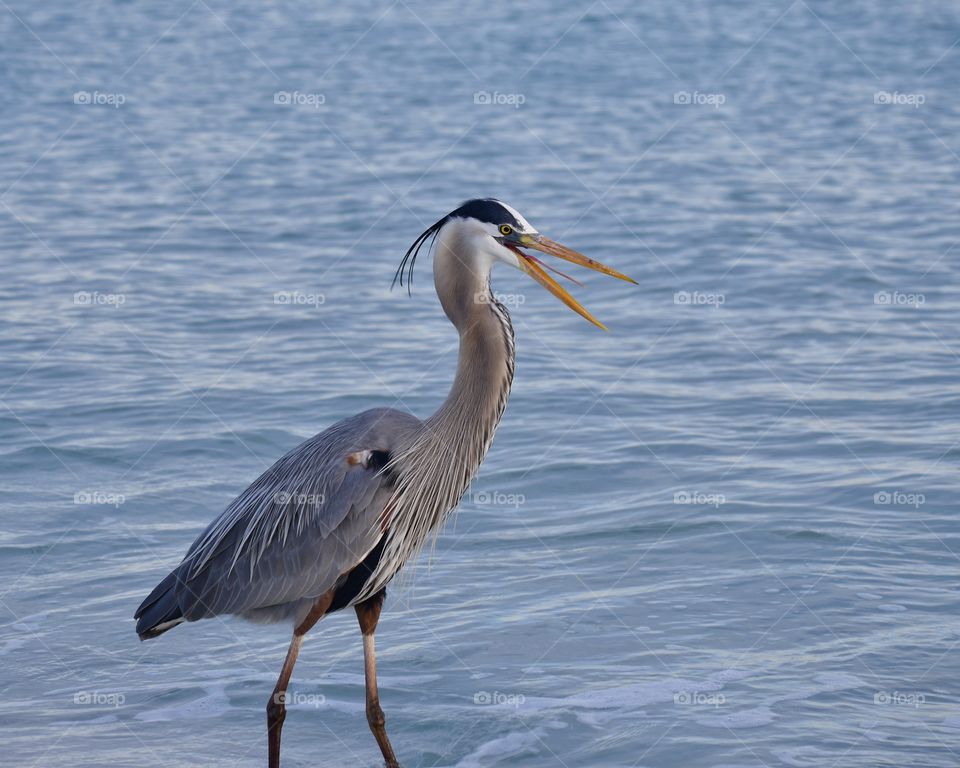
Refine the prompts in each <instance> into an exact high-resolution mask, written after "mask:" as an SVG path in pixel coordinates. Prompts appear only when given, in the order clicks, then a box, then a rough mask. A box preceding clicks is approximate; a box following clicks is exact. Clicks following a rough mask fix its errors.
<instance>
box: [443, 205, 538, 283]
mask: <svg viewBox="0 0 960 768" xmlns="http://www.w3.org/2000/svg"><path fill="white" fill-rule="evenodd" d="M500 204H501V205H502V206H503V207H504V208H506V209H507V210H508V211H509V212H510V214H511V215H512V216H513V217H514V218H515V219H516V220H517V224H518V225H519V226H514V225H510V226H511V229H512V231H513V232H512V233H515V234H521V235H533V234H536V233H537V230H536V229H534V227H533V225H532V224H530V222H529V221H527V220H526V219H525V218H523V216H521V215H520V213H519V212H518V211H516V210H515V209H513V208H511V207H510V206H509V205H507V204H506V203H500ZM454 223H456V226H457V228H458V230H459V234H460V236H461V237H463V238H465V239H466V240H468V241H469V243H470V245H471V246H472V247H471V250H472V251H473V252H474V253H476V254H477V257H478V258H480V259H482V260H484V262H485V263H484V265H483V266H485V267H486V269H488V270H489V269H490V268H491V267H492V266H493V265H494V264H495V263H496V262H498V261H500V262H503V263H504V264H509V265H510V266H511V267H513V268H514V269H520V260H519V259H518V258H517V254H516V253H514V252H513V251H511V250H510V249H509V248H507V247H506V246H504V245H502V244H501V243H500V240H501V239H502V238H503V237H504V233H503V232H501V231H500V226H502V225H499V226H498V225H497V224H489V223H487V222H485V221H478V220H477V219H452V220H451V221H450V224H454Z"/></svg>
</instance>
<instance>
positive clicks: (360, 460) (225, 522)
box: [136, 409, 421, 635]
mask: <svg viewBox="0 0 960 768" xmlns="http://www.w3.org/2000/svg"><path fill="white" fill-rule="evenodd" d="M420 424H421V423H420V421H419V420H418V419H416V418H415V417H413V416H411V415H409V414H405V413H402V412H400V411H394V410H391V409H376V410H373V411H366V412H364V413H361V414H358V415H357V416H354V417H352V418H350V419H346V420H344V421H341V422H339V423H338V424H335V425H333V426H332V427H330V428H329V429H327V430H326V431H324V432H322V433H320V434H319V435H316V436H315V437H313V438H311V439H310V440H308V441H306V442H305V443H303V444H301V445H300V446H298V447H297V448H295V449H294V450H292V451H291V452H290V453H288V454H287V455H286V456H284V457H283V458H281V459H280V460H279V461H278V462H277V463H276V464H274V465H273V466H272V467H270V469H268V470H267V471H266V472H264V473H263V474H262V475H261V476H260V477H259V478H258V479H257V480H256V481H255V482H254V483H253V484H252V485H251V486H250V487H249V488H247V490H246V491H244V492H243V493H242V494H240V496H238V497H237V498H236V499H235V500H234V501H233V502H232V503H231V504H230V505H229V506H228V507H227V509H226V510H224V512H223V514H221V515H220V516H219V517H218V518H217V519H216V520H214V521H213V522H212V523H211V524H210V526H209V527H208V528H207V529H206V530H205V531H204V532H203V533H202V534H201V535H200V537H199V538H198V539H197V540H196V541H195V542H194V544H193V546H191V548H190V550H189V551H188V552H187V555H186V557H185V558H184V559H183V562H181V563H180V565H179V566H178V567H177V568H176V569H175V570H174V571H173V572H172V573H171V574H170V575H169V576H168V577H167V579H165V580H164V581H163V582H161V584H160V585H158V586H157V588H156V589H155V590H154V592H153V593H152V594H151V595H150V596H149V597H148V598H147V599H146V600H145V601H144V602H143V604H142V605H141V606H140V609H139V610H138V611H137V614H136V618H139V619H140V621H139V623H138V625H137V631H138V632H139V633H140V634H141V635H144V633H145V632H149V631H150V630H151V628H157V629H159V628H160V626H161V625H165V624H168V623H170V622H176V621H182V620H187V621H193V620H196V619H200V618H205V617H209V616H215V615H219V614H227V613H254V614H255V613H256V612H257V611H259V610H261V609H268V608H271V607H275V606H283V605H285V604H289V603H293V602H295V601H302V600H305V599H309V598H315V597H319V596H320V595H322V594H324V593H325V592H326V591H328V590H329V589H331V588H332V587H334V586H336V585H337V582H338V580H340V579H341V577H343V575H344V574H346V573H347V572H348V571H350V570H351V569H352V568H353V567H355V566H356V565H357V564H358V563H360V562H361V561H362V560H363V558H364V557H365V556H366V555H367V553H368V552H370V550H372V549H373V548H374V547H375V546H376V544H377V542H378V540H379V539H380V537H381V536H382V535H383V531H382V530H381V515H382V513H383V510H384V507H385V505H386V503H387V501H388V500H389V497H390V495H391V492H392V490H391V485H392V478H391V476H390V474H389V473H388V472H385V471H384V464H385V463H386V461H387V460H388V458H389V455H390V451H391V449H393V448H394V447H395V446H396V445H397V444H398V443H399V442H400V441H401V440H403V439H404V438H405V437H408V436H409V435H411V434H413V433H414V432H415V431H416V430H417V429H418V428H419V427H420ZM176 614H179V616H178V615H176Z"/></svg>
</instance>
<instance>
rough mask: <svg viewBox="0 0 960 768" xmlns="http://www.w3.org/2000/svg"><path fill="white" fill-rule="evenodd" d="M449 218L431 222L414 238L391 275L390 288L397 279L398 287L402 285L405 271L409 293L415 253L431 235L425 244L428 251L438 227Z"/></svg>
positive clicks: (415, 259) (411, 285) (418, 251)
mask: <svg viewBox="0 0 960 768" xmlns="http://www.w3.org/2000/svg"><path fill="white" fill-rule="evenodd" d="M449 219H450V216H449V215H447V216H444V217H443V218H442V219H440V221H438V222H436V223H434V224H431V225H430V226H429V227H427V228H426V229H425V230H424V231H423V232H421V233H420V235H419V236H418V237H417V239H416V240H414V241H413V245H411V246H410V247H409V248H408V249H407V252H406V253H405V254H403V261H401V262H400V266H399V267H397V271H396V273H395V274H394V276H393V282H392V283H390V290H393V287H394V286H395V285H396V284H397V281H398V280H399V281H400V287H401V288H402V287H403V271H404V269H406V271H407V295H408V296H409V295H410V292H411V288H412V287H413V267H414V265H415V264H416V263H417V255H418V254H419V253H420V249H421V248H422V247H423V244H424V243H425V242H427V238H429V237H431V235H432V236H433V239H432V240H430V245H429V246H427V252H428V253H429V252H430V249H431V248H432V247H433V241H434V240H436V239H437V233H438V232H439V231H440V228H441V227H442V226H443V225H444V224H446V223H447V221H448V220H449Z"/></svg>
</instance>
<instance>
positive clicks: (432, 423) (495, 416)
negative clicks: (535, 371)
mask: <svg viewBox="0 0 960 768" xmlns="http://www.w3.org/2000/svg"><path fill="white" fill-rule="evenodd" d="M477 294H478V295H479V296H480V297H481V300H480V301H478V302H477V304H476V306H477V310H476V311H474V312H471V313H470V321H469V322H468V323H465V324H464V327H461V328H460V329H459V330H460V353H459V358H458V361H457V373H456V376H455V378H454V380H453V386H452V387H451V388H450V394H449V395H447V399H446V400H445V401H444V402H443V405H441V406H440V408H439V409H438V410H437V412H436V413H434V414H433V416H431V417H430V418H429V419H427V421H426V423H425V431H426V433H427V434H429V435H430V436H431V440H432V442H433V444H434V449H435V450H437V451H439V452H440V453H441V454H445V455H446V456H447V459H448V460H449V462H450V464H451V465H453V466H455V467H456V468H457V469H458V470H459V471H458V473H457V476H456V477H451V478H450V479H451V481H452V482H453V483H454V484H455V485H458V486H459V485H462V487H463V490H465V489H466V485H467V484H469V482H470V480H471V479H472V477H473V475H474V474H475V473H476V471H477V469H478V467H479V466H480V462H481V461H483V457H484V456H485V455H486V452H487V449H488V448H489V447H490V442H491V441H492V440H493V434H494V432H495V431H496V429H497V426H498V425H499V423H500V418H501V417H502V416H503V411H504V408H506V405H507V398H508V397H509V395H510V386H511V384H512V382H513V364H514V346H513V327H512V325H511V324H510V315H509V313H508V312H507V310H506V308H505V307H504V306H503V305H501V304H498V303H496V302H495V301H494V300H493V297H492V296H491V295H490V290H489V283H488V284H487V285H485V286H483V287H482V288H480V289H479V290H478V292H477ZM451 471H452V467H451ZM461 492H462V491H461ZM458 498H459V497H458Z"/></svg>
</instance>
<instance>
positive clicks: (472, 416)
mask: <svg viewBox="0 0 960 768" xmlns="http://www.w3.org/2000/svg"><path fill="white" fill-rule="evenodd" d="M439 251H440V249H438V252H439ZM489 274H490V272H489V268H487V269H485V270H478V271H477V272H476V273H474V271H472V270H469V269H452V270H451V269H448V270H440V271H437V272H436V284H437V293H438V295H439V296H440V301H441V303H442V304H443V307H444V310H445V311H446V313H447V316H448V317H449V318H450V321H451V322H452V323H453V324H454V326H455V327H456V328H457V330H458V332H459V333H460V354H459V359H458V362H457V373H456V376H455V377H454V380H453V386H452V387H451V388H450V393H449V394H448V395H447V399H446V400H444V402H443V404H442V405H441V406H440V408H439V409H437V411H436V413H434V414H433V415H432V416H431V417H430V418H428V419H427V420H426V421H424V422H423V427H422V428H421V429H420V430H419V431H417V432H416V433H415V434H413V435H411V438H410V440H409V442H408V443H407V444H406V445H404V446H403V447H402V448H400V450H399V452H398V454H397V455H396V456H394V458H393V459H392V462H391V463H392V465H393V471H394V474H395V476H396V485H395V488H394V492H393V495H392V496H391V498H390V501H389V502H388V503H387V506H386V508H385V509H384V512H383V518H382V520H381V524H382V526H383V527H385V528H386V529H387V531H388V533H387V541H386V544H385V547H384V549H383V551H382V554H381V560H380V565H379V566H378V567H377V571H376V573H375V574H374V575H373V576H372V577H371V578H370V580H369V581H368V583H367V584H366V585H365V586H364V594H365V595H370V594H373V593H374V592H376V591H377V590H378V589H380V588H381V587H383V586H385V585H386V583H387V582H388V581H389V580H390V579H391V578H392V576H393V574H394V573H396V572H397V570H399V569H400V567H401V566H402V565H403V564H404V563H405V562H407V561H408V560H410V559H412V558H413V557H414V556H415V555H416V553H417V552H418V551H419V550H420V548H421V547H422V546H423V544H424V542H425V541H426V540H427V538H428V537H429V536H430V533H431V532H434V533H436V532H437V531H438V530H439V527H440V525H442V523H443V522H444V520H446V518H447V515H449V514H450V512H451V511H452V510H453V509H454V508H455V507H456V506H457V504H458V503H459V502H460V498H461V497H462V496H463V494H464V492H466V490H467V488H468V487H469V485H470V481H471V480H472V479H473V476H474V475H475V474H476V472H477V469H479V467H480V462H482V461H483V457H484V456H485V455H486V453H487V449H488V448H489V447H490V443H491V441H492V440H493V433H494V432H495V431H496V429H497V425H498V424H499V423H500V417H501V416H502V415H503V411H504V408H505V407H506V404H507V398H508V396H509V395H510V385H511V383H512V382H513V362H514V348H513V327H512V326H511V324H510V315H509V314H508V313H507V310H506V308H505V307H503V306H502V305H501V304H498V303H497V302H496V301H494V299H493V297H492V295H491V292H490V277H489ZM451 275H453V277H452V278H451Z"/></svg>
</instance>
